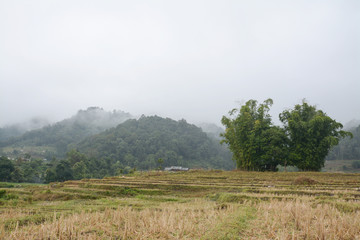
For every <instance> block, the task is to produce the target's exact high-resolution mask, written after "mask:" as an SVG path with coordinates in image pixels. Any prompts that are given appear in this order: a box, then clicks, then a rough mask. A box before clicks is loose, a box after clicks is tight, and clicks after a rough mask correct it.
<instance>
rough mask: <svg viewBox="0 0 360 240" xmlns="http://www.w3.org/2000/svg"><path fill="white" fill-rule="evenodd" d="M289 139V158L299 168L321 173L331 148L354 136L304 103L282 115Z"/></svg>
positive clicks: (281, 118) (339, 124) (322, 113)
mask: <svg viewBox="0 0 360 240" xmlns="http://www.w3.org/2000/svg"><path fill="white" fill-rule="evenodd" d="M279 117H280V120H281V122H283V124H284V129H285V131H286V134H287V135H288V139H289V152H290V156H289V157H290V159H291V160H292V161H293V163H294V165H296V166H297V167H298V168H299V169H301V170H304V171H319V170H320V169H321V168H322V167H323V166H324V162H325V157H326V156H327V154H328V152H329V150H330V148H331V147H332V146H335V145H337V144H338V143H339V140H340V139H341V138H344V137H346V136H351V133H349V132H346V131H343V130H341V129H342V127H343V126H342V124H341V123H339V122H336V121H335V120H334V119H332V118H330V117H329V116H327V115H326V114H325V113H324V112H323V111H321V110H317V109H316V107H315V106H311V105H309V104H308V103H307V102H306V101H305V100H304V101H303V102H302V104H297V105H295V107H294V109H291V110H285V111H283V112H282V113H281V114H280V115H279Z"/></svg>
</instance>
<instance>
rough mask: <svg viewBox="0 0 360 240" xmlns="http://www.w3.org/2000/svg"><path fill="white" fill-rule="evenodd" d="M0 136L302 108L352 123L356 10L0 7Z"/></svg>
mask: <svg viewBox="0 0 360 240" xmlns="http://www.w3.org/2000/svg"><path fill="white" fill-rule="evenodd" d="M0 84H1V85H0V86H1V88H0V126H2V125H4V124H9V123H13V122H21V121H24V120H26V119H29V118H31V117H35V116H45V117H49V118H50V119H51V120H53V121H55V120H62V119H63V118H68V117H70V116H72V115H74V114H75V113H76V112H77V110H79V109H86V108H87V107H89V106H99V107H103V108H104V109H105V110H113V109H119V110H124V111H127V112H130V113H131V114H134V115H138V114H143V113H144V114H146V115H149V114H158V115H161V116H164V117H171V118H174V119H181V118H185V119H187V120H188V121H190V122H214V123H218V124H219V122H220V119H221V117H222V115H226V114H227V113H228V111H229V110H231V109H232V108H234V107H237V106H239V103H243V102H245V101H247V100H249V99H256V100H258V101H259V102H262V101H263V100H265V99H267V98H272V99H273V100H274V106H273V110H272V113H273V119H274V121H277V119H278V114H279V113H280V112H281V111H283V110H284V109H286V108H292V107H293V106H294V105H295V104H297V103H300V102H301V100H302V99H303V98H306V99H307V100H308V102H309V103H310V104H314V105H317V106H318V108H319V109H322V110H324V111H325V112H326V113H327V114H328V115H329V116H330V117H333V118H335V119H336V120H337V121H341V122H343V123H346V122H348V121H350V120H352V119H360V94H359V93H360V1H358V0H353V1H351V0H338V1H332V0H323V1H318V0H311V1H310V0H309V1H288V0H287V1H285V0H284V1H279V0H275V1H268V0H264V1H258V0H252V1H240V0H234V1H230V0H218V1H209V0H203V1H199V0H189V1H188V0H181V1H172V0H164V1H159V0H152V1H147V0H144V1H140V0H128V1H120V0H113V1H111V0H103V1H100V0H98V1H90V0H83V1H81V0H71V1H70V0H51V1H49V0H32V1H28V0H0Z"/></svg>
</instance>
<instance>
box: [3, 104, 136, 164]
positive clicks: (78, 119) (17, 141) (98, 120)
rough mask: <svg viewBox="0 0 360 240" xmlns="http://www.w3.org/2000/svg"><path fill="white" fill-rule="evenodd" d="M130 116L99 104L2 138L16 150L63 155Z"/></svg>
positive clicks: (40, 154)
mask: <svg viewBox="0 0 360 240" xmlns="http://www.w3.org/2000/svg"><path fill="white" fill-rule="evenodd" d="M129 118H132V116H131V115H130V114H129V113H125V112H123V111H116V110H114V111H112V112H108V111H105V110H104V109H102V108H99V107H89V108H88V109H86V110H79V111H78V112H77V114H75V115H74V116H72V117H71V118H68V119H65V120H62V121H60V122H57V123H55V124H51V125H47V126H45V127H42V128H41V129H37V130H31V131H28V132H25V133H24V134H23V135H21V136H18V137H15V138H11V139H8V140H5V141H2V142H1V147H8V148H9V147H11V148H16V149H19V148H20V149H21V148H24V147H32V148H31V151H32V154H35V155H37V156H42V157H49V156H52V155H53V156H58V157H61V156H65V153H66V152H67V151H69V150H70V149H71V148H72V147H73V146H74V145H75V144H77V143H79V142H80V141H82V140H83V139H85V138H86V137H88V136H91V135H94V134H97V133H100V132H102V131H104V130H106V129H108V128H111V127H114V126H116V125H118V124H120V123H122V122H124V121H125V120H127V119H129ZM15 151H18V150H15ZM27 151H29V150H27ZM15 154H16V152H15Z"/></svg>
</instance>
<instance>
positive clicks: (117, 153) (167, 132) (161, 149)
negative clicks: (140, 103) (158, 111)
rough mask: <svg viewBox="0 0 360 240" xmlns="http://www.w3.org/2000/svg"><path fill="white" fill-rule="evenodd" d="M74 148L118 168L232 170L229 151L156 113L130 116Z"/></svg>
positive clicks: (191, 127) (192, 128) (196, 130)
mask: <svg viewBox="0 0 360 240" xmlns="http://www.w3.org/2000/svg"><path fill="white" fill-rule="evenodd" d="M77 148H78V149H79V151H80V152H82V153H85V154H86V155H87V156H89V157H94V158H103V159H107V161H110V162H111V163H113V164H117V165H118V166H121V167H126V166H129V167H131V168H133V167H135V168H137V169H144V170H146V169H155V168H163V167H165V166H173V165H181V166H183V167H190V168H217V169H220V168H221V169H232V168H233V167H234V164H233V162H232V160H231V155H230V152H229V151H228V150H227V149H226V147H224V146H221V145H220V144H219V141H218V140H215V139H212V138H210V137H208V136H207V134H206V133H204V132H203V131H202V130H201V128H199V127H196V126H195V125H191V124H189V123H187V122H186V121H185V120H180V121H174V120H171V119H169V118H166V119H165V118H161V117H157V116H152V117H144V116H143V117H141V118H140V119H139V120H135V119H130V120H128V121H126V122H124V123H123V124H120V125H118V126H117V127H116V128H111V129H109V130H106V131H105V132H104V133H101V134H98V135H96V136H92V137H89V138H87V139H86V140H85V141H83V142H81V143H80V144H79V145H78V146H77Z"/></svg>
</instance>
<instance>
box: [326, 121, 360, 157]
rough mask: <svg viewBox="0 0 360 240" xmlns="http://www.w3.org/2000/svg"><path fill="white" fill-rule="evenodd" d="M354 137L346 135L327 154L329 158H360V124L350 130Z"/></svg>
mask: <svg viewBox="0 0 360 240" xmlns="http://www.w3.org/2000/svg"><path fill="white" fill-rule="evenodd" d="M349 131H350V132H351V133H352V134H353V138H350V137H346V138H345V139H343V140H341V141H340V142H339V145H337V146H335V147H334V148H333V149H332V150H331V151H330V152H329V155H328V156H327V159H328V160H360V125H358V126H357V127H354V128H352V129H350V130H349Z"/></svg>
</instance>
